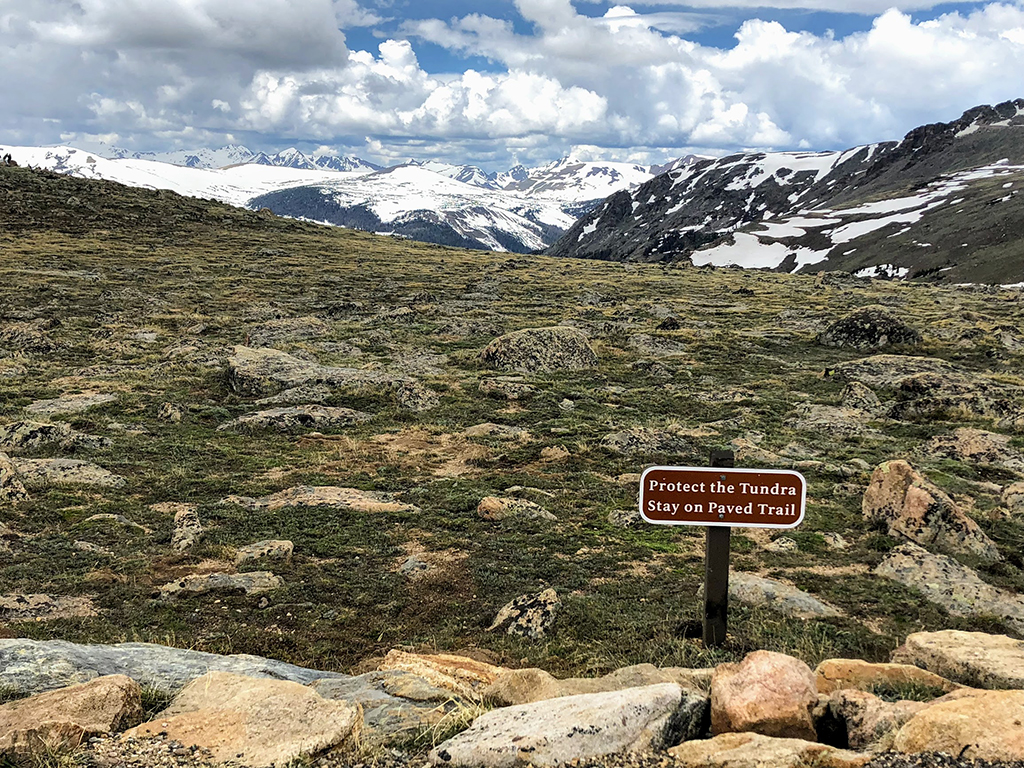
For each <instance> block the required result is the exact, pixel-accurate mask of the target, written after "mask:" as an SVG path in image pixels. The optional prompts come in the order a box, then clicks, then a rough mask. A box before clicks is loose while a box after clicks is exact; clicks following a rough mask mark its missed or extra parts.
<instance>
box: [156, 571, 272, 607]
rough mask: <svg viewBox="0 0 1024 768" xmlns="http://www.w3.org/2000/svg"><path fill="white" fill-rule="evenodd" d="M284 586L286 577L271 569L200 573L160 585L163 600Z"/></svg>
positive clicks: (257, 591) (262, 590) (263, 590)
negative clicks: (272, 571)
mask: <svg viewBox="0 0 1024 768" xmlns="http://www.w3.org/2000/svg"><path fill="white" fill-rule="evenodd" d="M282 586H284V579H282V578H281V577H280V576H275V575H274V574H272V573H270V572H269V571H251V572H250V573H198V574H193V575H191V576H185V577H184V578H182V579H175V580H174V581H172V582H170V583H169V584H164V585H163V586H162V587H160V592H159V597H160V599H161V600H172V599H174V598H176V597H178V596H180V595H182V594H203V593H205V592H244V593H245V594H247V595H257V594H259V593H261V592H269V591H270V590H272V589H279V588H280V587H282Z"/></svg>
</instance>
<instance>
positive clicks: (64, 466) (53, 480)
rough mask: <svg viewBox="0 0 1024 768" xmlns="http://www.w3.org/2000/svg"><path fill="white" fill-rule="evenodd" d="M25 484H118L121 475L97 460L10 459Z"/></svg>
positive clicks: (123, 480) (106, 486)
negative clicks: (99, 463)
mask: <svg viewBox="0 0 1024 768" xmlns="http://www.w3.org/2000/svg"><path fill="white" fill-rule="evenodd" d="M11 463H12V464H13V465H14V469H15V471H16V472H17V473H18V477H19V478H20V479H21V482H22V483H24V485H25V487H26V488H29V489H32V488H46V487H48V486H51V485H95V486H99V487H101V488H120V487H122V486H123V485H124V484H125V482H126V481H125V479H124V478H123V477H121V476H120V475H115V474H114V473H113V472H111V471H109V470H106V469H104V468H103V467H101V466H98V465H97V464H92V463H91V462H88V461H79V460H78V459H11Z"/></svg>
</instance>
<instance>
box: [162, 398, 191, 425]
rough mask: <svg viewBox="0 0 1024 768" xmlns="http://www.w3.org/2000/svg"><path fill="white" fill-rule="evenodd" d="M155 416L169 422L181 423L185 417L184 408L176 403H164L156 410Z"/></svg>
mask: <svg viewBox="0 0 1024 768" xmlns="http://www.w3.org/2000/svg"><path fill="white" fill-rule="evenodd" d="M156 417H157V418H158V419H160V420H161V421H169V422H170V423H171V424H181V422H182V419H184V418H185V409H184V408H182V407H181V406H180V405H178V404H177V403H164V404H163V405H161V406H160V410H159V411H157V414H156Z"/></svg>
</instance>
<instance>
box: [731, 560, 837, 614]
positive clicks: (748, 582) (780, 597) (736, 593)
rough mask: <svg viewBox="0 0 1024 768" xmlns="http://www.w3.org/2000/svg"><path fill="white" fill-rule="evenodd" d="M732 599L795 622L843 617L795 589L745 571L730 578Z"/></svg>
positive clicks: (826, 605) (828, 606) (830, 607)
mask: <svg viewBox="0 0 1024 768" xmlns="http://www.w3.org/2000/svg"><path fill="white" fill-rule="evenodd" d="M729 597H730V598H731V599H733V600H738V601H739V602H741V603H747V604H748V605H757V606H762V607H765V608H768V609H770V610H772V611H775V612H776V613H780V614H782V615H783V616H791V617H793V618H795V619H828V618H833V617H836V616H840V615H841V614H840V612H839V611H838V610H836V609H835V608H833V607H832V606H831V605H828V604H826V603H823V602H822V601H821V600H819V599H818V598H816V597H814V596H813V595H809V594H808V593H806V592H804V591H802V590H799V589H797V588H796V587H794V586H790V585H789V584H783V583H782V582H781V581H775V580H774V579H766V578H763V577H761V576H754V575H753V574H750V573H743V572H742V571H736V572H734V573H732V574H730V575H729Z"/></svg>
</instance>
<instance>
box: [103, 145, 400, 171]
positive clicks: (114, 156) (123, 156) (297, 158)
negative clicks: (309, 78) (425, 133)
mask: <svg viewBox="0 0 1024 768" xmlns="http://www.w3.org/2000/svg"><path fill="white" fill-rule="evenodd" d="M95 154H96V155H99V156H100V157H103V158H106V159H110V160H151V161H153V162H158V163H170V164H171V165H183V166H185V167H186V168H226V167H228V166H232V165H241V164H243V163H255V164H257V165H272V166H276V167H279V168H296V169H298V170H305V171H340V172H343V173H353V172H363V173H369V172H370V171H379V170H380V169H381V166H379V165H376V164H375V163H371V162H368V161H367V160H363V159H361V158H358V157H353V156H350V155H342V156H338V155H307V154H305V153H304V152H302V151H300V150H298V149H296V148H295V147H289V148H288V149H285V150H282V151H280V152H276V153H274V154H272V155H268V154H267V153H266V152H254V151H253V150H251V149H249V148H248V147H243V146H241V145H238V144H229V145H227V146H224V147H221V148H219V149H194V150H185V149H179V150H173V151H170V152H133V151H131V150H127V149H120V148H118V147H109V146H102V145H101V146H100V148H99V149H98V150H97V151H96V152H95Z"/></svg>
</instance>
